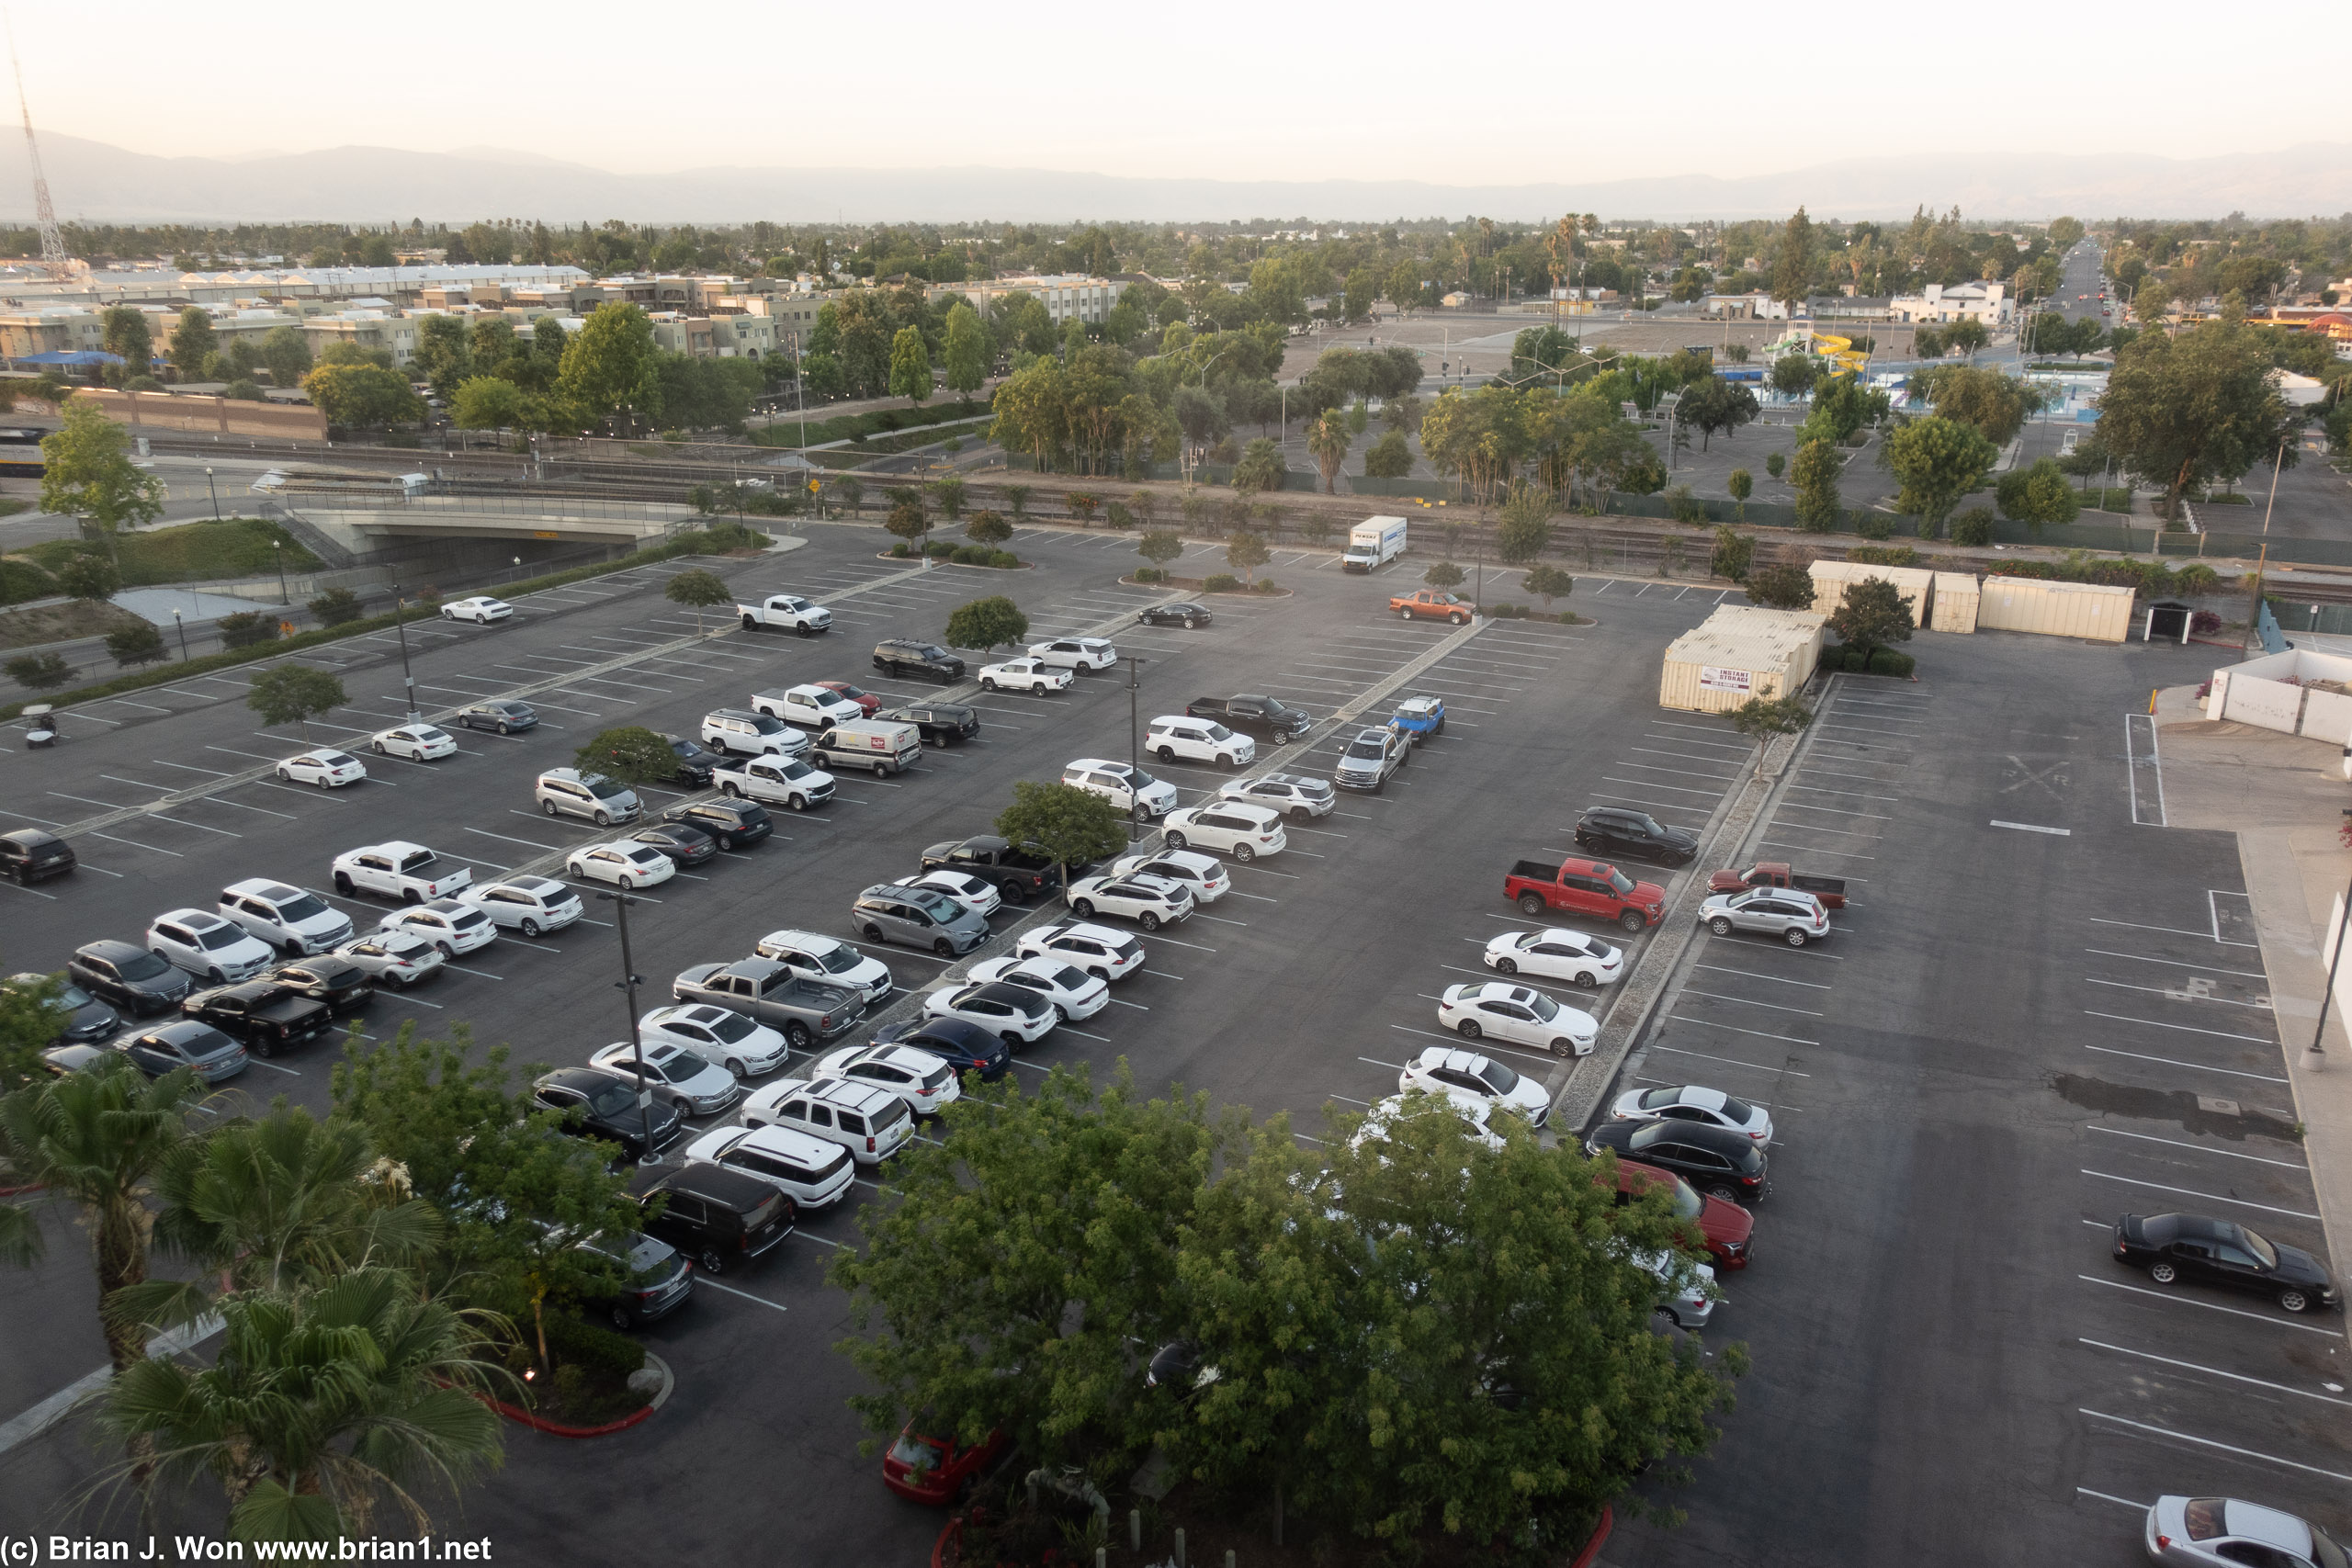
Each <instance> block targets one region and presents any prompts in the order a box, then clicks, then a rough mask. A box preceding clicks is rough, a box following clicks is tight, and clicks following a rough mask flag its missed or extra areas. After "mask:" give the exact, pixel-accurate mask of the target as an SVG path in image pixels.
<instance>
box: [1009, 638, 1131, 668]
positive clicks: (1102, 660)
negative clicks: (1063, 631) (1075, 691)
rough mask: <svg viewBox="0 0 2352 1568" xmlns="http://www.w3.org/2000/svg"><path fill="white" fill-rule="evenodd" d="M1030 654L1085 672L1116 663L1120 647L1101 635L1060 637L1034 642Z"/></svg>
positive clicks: (1034, 657) (1054, 663) (1062, 666)
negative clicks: (1114, 645)
mask: <svg viewBox="0 0 2352 1568" xmlns="http://www.w3.org/2000/svg"><path fill="white" fill-rule="evenodd" d="M1029 657H1030V658H1032V659H1037V660H1044V661H1045V662H1046V663H1047V664H1051V665H1053V666H1055V667H1056V668H1057V669H1062V670H1075V671H1078V672H1079V673H1080V674H1081V675H1083V674H1088V673H1090V672H1091V671H1096V670H1108V669H1109V668H1111V666H1112V665H1114V664H1116V663H1117V662H1118V661H1119V650H1118V649H1116V648H1114V647H1113V646H1112V645H1111V644H1110V643H1108V642H1106V641H1105V640H1103V638H1102V637H1053V638H1050V639H1048V640H1047V641H1045V642H1033V643H1031V644H1030V645H1029Z"/></svg>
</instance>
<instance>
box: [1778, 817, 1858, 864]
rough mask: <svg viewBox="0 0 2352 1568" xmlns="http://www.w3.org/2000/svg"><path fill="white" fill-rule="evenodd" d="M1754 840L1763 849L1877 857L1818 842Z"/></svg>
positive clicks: (1846, 857)
mask: <svg viewBox="0 0 2352 1568" xmlns="http://www.w3.org/2000/svg"><path fill="white" fill-rule="evenodd" d="M1787 826H1788V827H1791V828H1798V829H1802V828H1803V827H1804V824H1803V823H1801V822H1791V823H1788V824H1787ZM1756 841H1757V844H1758V847H1759V848H1764V849H1774V850H1798V851H1801V852H1804V853H1805V854H1809V855H1837V856H1838V857H1839V858H1840V859H1843V860H1876V859H1878V856H1876V855H1866V854H1863V853H1861V852H1859V851H1856V850H1832V849H1825V848H1824V847H1822V846H1821V845H1819V844H1792V843H1790V842H1789V841H1788V840H1785V839H1758V840H1756Z"/></svg>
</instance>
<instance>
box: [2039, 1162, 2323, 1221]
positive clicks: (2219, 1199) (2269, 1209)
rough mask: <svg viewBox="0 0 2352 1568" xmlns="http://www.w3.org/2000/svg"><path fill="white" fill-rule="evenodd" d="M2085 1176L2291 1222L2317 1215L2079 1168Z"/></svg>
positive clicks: (2314, 1217)
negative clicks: (2276, 1216) (2235, 1207)
mask: <svg viewBox="0 0 2352 1568" xmlns="http://www.w3.org/2000/svg"><path fill="white" fill-rule="evenodd" d="M2079 1169H2080V1170H2081V1172H2082V1174H2083V1175H2085V1176H2096V1177H2098V1179H2100V1180H2102V1181H2120V1182H2122V1183H2123V1184H2124V1185H2125V1186H2127V1187H2145V1188H2147V1189H2148V1190H2151V1191H2154V1192H2177V1193H2179V1194H2180V1195H2181V1196H2182V1197H2184V1198H2199V1199H2202V1200H2203V1201H2206V1202H2208V1203H2235V1204H2236V1205H2237V1206H2238V1207H2239V1208H2241V1209H2259V1210H2261V1211H2262V1212H2263V1213H2266V1214H2284V1215H2286V1216H2287V1217H2288V1218H2289V1219H2291V1220H2316V1219H2318V1218H2319V1217H2320V1216H2318V1215H2317V1214H2309V1213H2304V1212H2303V1211H2302V1210H2301V1209H2282V1208H2280V1207H2278V1205H2277V1204H2275V1203H2257V1202H2255V1201H2253V1200H2252V1199H2249V1198H2229V1197H2224V1196H2223V1195H2222V1194H2221V1193H2219V1192H2199V1190H2197V1189H2195V1188H2194V1187H2171V1186H2167V1185H2165V1183H2164V1182H2161V1181H2143V1180H2142V1179H2140V1178H2138V1177H2136V1176H2118V1175H2116V1174H2115V1173H2113V1172H2112V1171H2106V1170H2093V1169H2091V1168H2089V1167H2088V1166H2084V1167H2080V1168H2079Z"/></svg>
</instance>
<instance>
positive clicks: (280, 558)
mask: <svg viewBox="0 0 2352 1568" xmlns="http://www.w3.org/2000/svg"><path fill="white" fill-rule="evenodd" d="M269 553H270V555H271V556H272V557H273V558H275V559H276V560H277V602H278V603H279V604H292V603H294V599H293V596H292V595H291V594H289V593H288V592H286V541H285V540H283V539H272V540H271V541H270V542H269Z"/></svg>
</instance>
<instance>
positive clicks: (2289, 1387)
mask: <svg viewBox="0 0 2352 1568" xmlns="http://www.w3.org/2000/svg"><path fill="white" fill-rule="evenodd" d="M2075 1343H2076V1344H2077V1345H2087V1346H2089V1347H2090V1348H2092V1349H2094V1350H2107V1351H2110V1352H2112V1353H2113V1354H2115V1355H2118V1356H2132V1357H2136V1358H2138V1359H2141V1360H2143V1361H2154V1362H2155V1363H2156V1364H2157V1365H2158V1366H2162V1367H2177V1368H2179V1369H2180V1370H2181V1371H2185V1372H2199V1373H2202V1374H2203V1375H2205V1376H2206V1377H2212V1378H2222V1379H2223V1380H2225V1381H2227V1382H2242V1383H2246V1384H2249V1385H2251V1386H2252V1387H2255V1388H2267V1389H2268V1390H2269V1391H2270V1392H2271V1393H2291V1394H2294V1395H2296V1396H2297V1397H2299V1398H2302V1399H2311V1400H2316V1401H2318V1402H2319V1403H2320V1404H2334V1405H2339V1406H2341V1407H2343V1408H2344V1409H2346V1410H2352V1399H2338V1398H2336V1397H2335V1395H2334V1394H2330V1393H2312V1391H2311V1390H2309V1389H2307V1388H2297V1387H2295V1386H2294V1385H2293V1384H2292V1383H2283V1382H2269V1381H2268V1380H2267V1379H2265V1378H2250V1377H2247V1376H2245V1374H2244V1373H2241V1372H2225V1371H2222V1369H2221V1368H2219V1367H2208V1366H2201V1365H2199V1363H2197V1362H2195V1361H2177V1360H2175V1359H2172V1358H2171V1357H2169V1356H2159V1355H2157V1354H2156V1353H2155V1352H2154V1351H2153V1350H2134V1349H2132V1348H2130V1347H2129V1346H2124V1345H2110V1344H2109V1343H2108V1342H2107V1341H2105V1340H2103V1339H2090V1338H2086V1337H2081V1336H2079V1335H2078V1336H2076V1337H2075Z"/></svg>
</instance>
